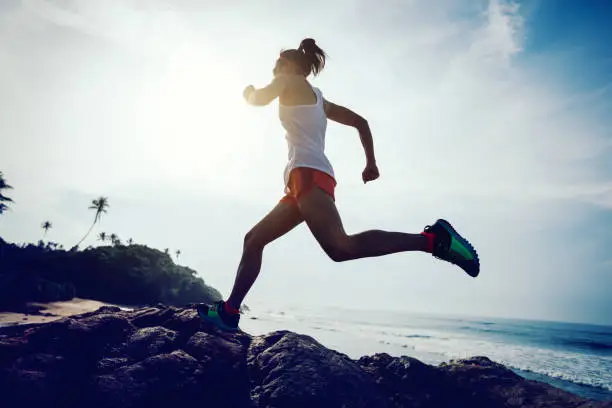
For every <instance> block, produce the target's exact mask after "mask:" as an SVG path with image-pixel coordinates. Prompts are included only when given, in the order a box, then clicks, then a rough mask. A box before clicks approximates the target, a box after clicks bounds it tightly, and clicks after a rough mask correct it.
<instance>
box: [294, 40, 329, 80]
mask: <svg viewBox="0 0 612 408" xmlns="http://www.w3.org/2000/svg"><path fill="white" fill-rule="evenodd" d="M298 51H299V52H300V53H302V54H303V55H304V60H303V61H304V62H303V67H302V68H304V71H305V74H306V75H307V76H308V74H310V73H312V74H314V75H318V74H319V73H320V72H321V71H322V70H323V68H324V67H325V58H326V57H327V55H326V54H325V52H324V51H323V50H322V49H321V48H319V46H318V45H317V44H316V43H315V40H313V39H312V38H305V39H303V40H302V42H301V43H300V46H299V47H298Z"/></svg>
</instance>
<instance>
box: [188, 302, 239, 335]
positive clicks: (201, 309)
mask: <svg viewBox="0 0 612 408" xmlns="http://www.w3.org/2000/svg"><path fill="white" fill-rule="evenodd" d="M224 303H225V302H223V301H222V300H220V301H218V302H216V303H213V304H212V305H207V304H205V303H200V304H198V305H197V306H196V310H197V311H198V315H199V316H200V317H201V318H202V320H204V321H207V322H210V323H212V324H214V325H215V326H217V327H219V328H220V329H223V330H227V331H238V330H240V329H239V328H238V322H239V321H240V315H239V314H237V313H236V314H231V313H227V312H226V311H225V308H224V307H223V305H224Z"/></svg>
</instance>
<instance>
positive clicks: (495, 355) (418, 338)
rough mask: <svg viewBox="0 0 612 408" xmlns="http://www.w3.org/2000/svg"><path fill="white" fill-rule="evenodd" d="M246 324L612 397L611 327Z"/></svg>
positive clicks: (404, 316) (301, 312) (286, 313)
mask: <svg viewBox="0 0 612 408" xmlns="http://www.w3.org/2000/svg"><path fill="white" fill-rule="evenodd" d="M240 327H241V328H242V330H244V331H245V332H247V333H250V334H252V335H258V334H265V333H268V332H270V331H274V330H291V331H294V332H296V333H301V334H307V335H310V336H312V337H314V338H315V339H317V340H318V341H319V342H320V343H321V344H323V345H324V346H326V347H328V348H331V349H334V350H337V351H339V352H341V353H344V354H347V355H348V356H349V357H351V358H353V359H357V358H359V357H361V356H363V355H371V354H374V353H381V352H384V353H388V354H390V355H392V356H401V355H406V356H411V357H415V358H418V359H420V360H421V361H423V362H425V363H428V364H433V365H437V364H440V363H441V362H444V361H448V360H450V359H457V358H468V357H472V356H478V355H482V356H487V357H489V358H490V359H491V360H494V361H497V362H499V363H502V364H504V365H506V366H507V367H509V368H511V369H512V370H514V371H515V372H516V373H517V374H519V375H521V376H523V377H525V378H528V379H531V380H536V381H542V382H546V383H549V384H551V385H553V386H555V387H558V388H561V389H564V390H566V391H569V392H571V393H573V394H577V395H580V396H583V397H586V398H591V399H596V400H612V327H609V326H596V325H588V324H576V323H559V322H543V321H531V320H515V319H499V318H497V319H493V318H472V317H470V318H466V317H444V316H433V315H424V314H416V313H402V312H387V311H385V312H375V311H356V310H342V309H325V310H316V309H305V308H289V309H285V310H283V311H280V310H273V309H270V308H266V307H252V310H251V311H249V312H247V313H245V315H243V316H242V318H241V322H240Z"/></svg>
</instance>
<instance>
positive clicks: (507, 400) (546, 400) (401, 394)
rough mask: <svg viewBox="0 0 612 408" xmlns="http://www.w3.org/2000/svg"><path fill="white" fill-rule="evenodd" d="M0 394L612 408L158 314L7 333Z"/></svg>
mask: <svg viewBox="0 0 612 408" xmlns="http://www.w3.org/2000/svg"><path fill="white" fill-rule="evenodd" d="M0 390H2V398H1V399H0V405H1V406H2V408H4V407H7V408H12V407H19V408H22V407H41V406H61V407H79V408H82V407H91V408H102V407H109V408H110V407H113V408H116V407H132V408H140V407H143V408H144V407H147V408H149V407H151V406H166V405H168V406H176V407H182V406H194V405H197V406H213V407H232V408H234V407H236V408H243V407H244V408H256V407H269V408H273V407H279V408H280V407H291V408H300V407H345V408H350V407H376V408H385V407H389V408H391V407H393V408H399V407H418V408H434V407H458V408H460V407H470V408H497V407H500V408H501V407H504V408H506V407H507V408H509V407H517V408H521V407H522V408H526V407H530V408H548V407H551V408H552V407H558V408H604V407H607V408H612V401H611V402H607V403H602V402H595V401H588V400H585V399H583V398H580V397H577V396H575V395H572V394H569V393H567V392H564V391H561V390H559V389H556V388H554V387H552V386H549V385H547V384H543V383H539V382H535V381H527V380H525V379H523V378H522V377H520V376H518V375H517V374H515V373H514V372H512V371H511V370H509V369H507V368H506V367H504V366H503V365H501V364H498V363H495V362H493V361H491V360H489V359H488V358H486V357H474V358H471V359H466V360H458V361H451V362H449V363H445V364H441V365H440V366H438V367H434V366H430V365H427V364H423V363H422V362H420V361H419V360H416V359H414V358H410V357H400V358H398V357H391V356H390V355H388V354H384V353H383V354H375V355H373V356H367V357H362V358H360V359H359V360H357V361H355V360H352V359H350V358H348V357H347V356H346V355H344V354H341V353H338V352H336V351H333V350H329V349H327V348H325V347H323V346H322V345H321V344H319V343H318V342H317V341H316V340H314V339H313V338H312V337H309V336H303V335H298V334H295V333H292V332H288V331H278V332H273V333H270V334H268V335H265V336H257V337H251V336H249V335H248V334H246V333H243V332H237V333H229V332H224V331H220V330H219V329H217V328H214V327H212V326H210V325H208V324H203V323H202V322H200V319H199V318H198V317H197V315H196V313H195V311H194V310H193V308H186V309H181V308H175V307H161V306H158V307H148V308H143V309H139V310H135V311H121V310H120V309H119V308H115V307H103V308H100V309H98V310H97V311H95V312H92V313H85V314H82V315H79V316H72V317H71V318H64V319H61V320H57V321H55V322H51V323H46V324H31V325H23V326H15V327H6V328H0ZM5 390H8V392H4V391H5Z"/></svg>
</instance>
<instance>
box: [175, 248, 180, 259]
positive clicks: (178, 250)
mask: <svg viewBox="0 0 612 408" xmlns="http://www.w3.org/2000/svg"><path fill="white" fill-rule="evenodd" d="M175 253H176V260H177V261H178V259H179V257H180V256H181V250H180V249H177V250H176V252H175Z"/></svg>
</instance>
